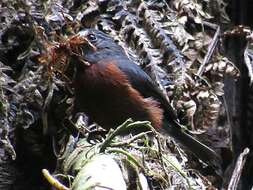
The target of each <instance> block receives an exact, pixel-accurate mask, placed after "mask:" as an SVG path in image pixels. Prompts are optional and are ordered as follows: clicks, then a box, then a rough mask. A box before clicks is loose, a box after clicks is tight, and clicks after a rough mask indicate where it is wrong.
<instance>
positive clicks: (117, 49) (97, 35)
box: [78, 29, 126, 63]
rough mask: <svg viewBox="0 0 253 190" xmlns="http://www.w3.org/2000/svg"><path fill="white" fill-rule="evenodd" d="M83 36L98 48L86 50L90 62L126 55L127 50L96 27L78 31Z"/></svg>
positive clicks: (86, 57)
mask: <svg viewBox="0 0 253 190" xmlns="http://www.w3.org/2000/svg"><path fill="white" fill-rule="evenodd" d="M78 34H79V35H80V36H81V37H84V38H86V39H87V40H88V41H89V42H90V43H91V44H92V45H93V46H95V47H96V50H92V48H91V49H90V50H88V51H86V53H85V55H84V57H85V59H86V60H87V61H88V62H91V63H92V62H96V61H97V60H104V59H109V58H112V57H115V56H121V57H122V56H123V57H124V56H126V54H125V51H124V50H123V48H122V47H121V46H119V45H118V44H117V43H116V42H114V40H113V39H112V38H111V37H110V36H109V35H107V34H105V33H104V32H101V31H99V30H96V29H84V30H82V31H80V32H79V33H78Z"/></svg>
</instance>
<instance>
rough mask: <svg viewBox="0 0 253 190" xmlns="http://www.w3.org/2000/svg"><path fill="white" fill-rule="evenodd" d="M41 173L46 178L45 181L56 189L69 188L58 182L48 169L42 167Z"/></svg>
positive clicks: (65, 189) (66, 189) (67, 189)
mask: <svg viewBox="0 0 253 190" xmlns="http://www.w3.org/2000/svg"><path fill="white" fill-rule="evenodd" d="M42 173H43V175H44V177H45V178H46V179H47V181H48V182H49V183H50V184H51V185H52V186H53V187H55V188H56V189H58V190H70V189H69V188H67V187H66V186H65V185H63V184H61V182H59V181H58V180H57V179H56V178H54V177H53V176H52V175H51V174H50V173H49V171H48V170H46V169H43V170H42Z"/></svg>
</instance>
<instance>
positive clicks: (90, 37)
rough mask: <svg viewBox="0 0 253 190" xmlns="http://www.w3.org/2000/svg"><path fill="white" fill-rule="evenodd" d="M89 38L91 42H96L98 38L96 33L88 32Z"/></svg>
mask: <svg viewBox="0 0 253 190" xmlns="http://www.w3.org/2000/svg"><path fill="white" fill-rule="evenodd" d="M87 38H88V40H89V41H90V42H95V41H96V40H97V38H96V36H95V34H88V35H87Z"/></svg>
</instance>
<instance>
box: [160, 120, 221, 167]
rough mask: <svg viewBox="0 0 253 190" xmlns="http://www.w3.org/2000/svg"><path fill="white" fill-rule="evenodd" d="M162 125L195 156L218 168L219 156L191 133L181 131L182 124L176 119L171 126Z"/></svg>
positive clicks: (219, 163)
mask: <svg viewBox="0 0 253 190" xmlns="http://www.w3.org/2000/svg"><path fill="white" fill-rule="evenodd" d="M169 125H170V126H168V125H167V126H164V127H163V129H164V130H165V131H166V132H167V133H168V134H169V135H170V136H171V137H173V138H175V140H176V141H177V142H178V143H180V144H182V145H183V146H184V147H185V148H187V150H189V151H190V152H192V153H193V154H194V155H195V156H196V157H197V158H199V159H200V160H202V161H203V162H205V163H207V164H209V165H211V166H213V167H215V168H216V169H217V168H220V165H221V158H220V156H219V155H218V154H217V153H216V152H215V151H214V150H212V149H211V148H209V147H208V146H206V145H205V144H203V143H201V142H200V141H198V140H197V139H195V138H194V137H192V136H191V135H189V134H187V133H186V132H185V131H183V129H182V126H181V125H180V124H179V123H177V122H176V121H174V122H173V124H172V125H173V126H171V124H169Z"/></svg>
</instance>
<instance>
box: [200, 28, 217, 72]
mask: <svg viewBox="0 0 253 190" xmlns="http://www.w3.org/2000/svg"><path fill="white" fill-rule="evenodd" d="M219 34H220V27H219V26H218V27H217V29H216V32H215V34H214V37H213V40H212V43H211V44H210V45H209V47H208V51H207V54H206V56H205V58H204V60H203V63H202V64H201V65H200V67H199V70H198V72H197V76H201V75H202V74H203V72H204V68H205V65H206V64H207V63H208V62H209V60H210V59H211V57H212V55H213V52H214V50H215V48H216V45H217V42H218V36H219Z"/></svg>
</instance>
